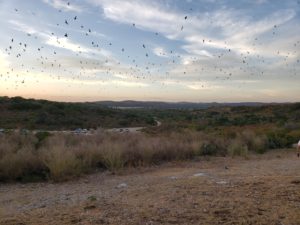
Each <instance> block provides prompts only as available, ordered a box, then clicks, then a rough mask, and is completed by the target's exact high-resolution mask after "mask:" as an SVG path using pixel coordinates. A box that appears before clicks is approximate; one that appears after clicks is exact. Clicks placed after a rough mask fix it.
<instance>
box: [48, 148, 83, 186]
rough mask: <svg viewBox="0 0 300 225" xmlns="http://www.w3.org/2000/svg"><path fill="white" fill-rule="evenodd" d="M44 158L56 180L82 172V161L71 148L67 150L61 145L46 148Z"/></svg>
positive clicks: (53, 178)
mask: <svg viewBox="0 0 300 225" xmlns="http://www.w3.org/2000/svg"><path fill="white" fill-rule="evenodd" d="M42 160H43V163H44V164H45V166H46V167H47V168H48V170H49V176H50V178H51V179H52V180H54V181H62V180H67V179H69V178H72V177H74V176H78V175H80V174H81V173H82V164H81V161H80V160H79V159H78V158H76V156H75V154H74V152H72V151H71V150H67V151H66V149H62V148H59V147H56V148H53V149H44V150H43V154H42Z"/></svg>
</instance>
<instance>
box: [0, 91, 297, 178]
mask: <svg viewBox="0 0 300 225" xmlns="http://www.w3.org/2000/svg"><path fill="white" fill-rule="evenodd" d="M0 116H1V117H0V127H3V128H27V129H44V130H51V129H56V130H65V129H73V128H75V127H86V128H96V127H100V126H102V127H118V126H147V128H146V129H144V132H141V133H113V132H108V131H106V130H104V129H98V130H96V131H94V133H93V134H92V135H75V134H72V133H63V132H58V133H53V132H52V133H51V132H47V131H43V132H37V131H36V130H35V132H25V133H24V132H17V131H16V130H7V132H0V181H7V180H19V181H28V180H29V181H31V180H35V179H38V180H40V179H51V180H56V181H60V180H65V179H69V178H71V177H74V176H78V175H81V174H83V173H88V172H92V171H95V170H98V169H101V170H110V171H113V172H116V171H119V170H121V169H122V168H124V167H138V166H149V165H157V164H159V163H161V162H165V161H172V160H186V159H195V158H197V157H202V156H244V157H248V156H249V154H252V153H264V152H265V151H268V150H271V149H280V148H289V147H291V146H292V144H294V143H296V142H297V141H298V140H299V138H300V104H299V103H295V104H269V105H263V106H236V107H232V106H231V107H229V106H222V107H211V108H208V109H194V110H182V109H172V110H171V109H169V110H167V109H126V110H124V109H122V110H121V109H115V108H114V109H113V108H106V107H103V106H99V105H98V104H96V103H57V102H49V101H44V100H32V99H27V100H26V99H22V98H19V97H17V98H5V97H4V98H1V99H0ZM155 120H159V121H160V122H162V125H161V126H152V125H154V124H155ZM150 125H151V126H150Z"/></svg>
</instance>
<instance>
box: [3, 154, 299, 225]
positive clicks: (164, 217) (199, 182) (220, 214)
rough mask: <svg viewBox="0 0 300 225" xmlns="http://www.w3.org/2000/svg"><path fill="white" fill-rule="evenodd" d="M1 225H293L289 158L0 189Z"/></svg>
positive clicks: (205, 163)
mask: <svg viewBox="0 0 300 225" xmlns="http://www.w3.org/2000/svg"><path fill="white" fill-rule="evenodd" d="M0 224H8V225H10V224H149V225H150V224H266V225H272V224H274V225H277V224H278V225H280V224H282V225H283V224H285V225H287V224H290V225H299V224H300V159H298V158H296V156H295V152H286V151H285V152H278V151H274V152H272V153H268V154H266V155H263V156H251V157H250V159H249V160H245V159H241V158H235V159H231V158H210V159H209V160H208V159H201V160H199V161H197V162H187V163H173V164H164V165H163V166H160V167H153V168H148V169H147V168H144V169H140V170H139V172H137V171H136V170H131V171H126V174H123V175H110V174H109V173H97V174H93V175H90V176H86V177H83V178H80V179H79V180H76V181H70V182H65V183H59V184H53V183H31V184H1V186H0Z"/></svg>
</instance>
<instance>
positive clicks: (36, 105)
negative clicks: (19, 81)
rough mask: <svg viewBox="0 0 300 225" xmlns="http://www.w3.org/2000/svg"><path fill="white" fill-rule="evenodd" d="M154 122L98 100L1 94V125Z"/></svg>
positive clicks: (80, 125)
mask: <svg viewBox="0 0 300 225" xmlns="http://www.w3.org/2000/svg"><path fill="white" fill-rule="evenodd" d="M154 124H155V121H154V120H153V118H152V117H150V116H145V115H144V114H140V113H138V112H135V111H132V110H123V109H122V110H121V109H112V108H108V107H104V106H101V105H99V104H93V103H62V102H51V101H46V100H33V99H24V98H21V97H14V98H8V97H0V128H6V129H16V128H24V129H30V130H31V129H45V130H65V129H75V128H97V127H126V126H145V125H154Z"/></svg>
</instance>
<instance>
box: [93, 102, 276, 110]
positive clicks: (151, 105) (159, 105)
mask: <svg viewBox="0 0 300 225" xmlns="http://www.w3.org/2000/svg"><path fill="white" fill-rule="evenodd" d="M96 103H97V104H100V105H103V106H107V107H111V108H145V109H207V108H210V107H223V106H261V105H267V104H271V103H261V102H240V103H216V102H211V103H195V102H155V101H98V102H96ZM273 104H274V103H273Z"/></svg>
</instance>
